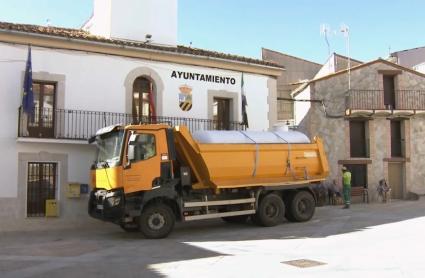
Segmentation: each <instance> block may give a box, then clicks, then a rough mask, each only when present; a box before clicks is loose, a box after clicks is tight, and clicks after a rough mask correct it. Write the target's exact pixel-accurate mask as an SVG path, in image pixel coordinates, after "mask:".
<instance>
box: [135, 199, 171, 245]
mask: <svg viewBox="0 0 425 278" xmlns="http://www.w3.org/2000/svg"><path fill="white" fill-rule="evenodd" d="M175 221H176V217H175V215H174V213H173V211H172V210H171V208H170V207H169V206H167V205H165V204H162V203H158V204H152V205H150V206H148V207H147V208H145V209H144V210H143V211H142V215H140V217H139V226H140V231H141V232H142V233H143V235H144V236H145V237H147V238H164V237H167V236H168V234H169V233H170V232H171V231H172V230H173V227H174V223H175Z"/></svg>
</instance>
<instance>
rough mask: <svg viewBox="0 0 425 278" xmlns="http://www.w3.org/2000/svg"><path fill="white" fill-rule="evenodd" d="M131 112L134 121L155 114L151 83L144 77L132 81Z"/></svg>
mask: <svg viewBox="0 0 425 278" xmlns="http://www.w3.org/2000/svg"><path fill="white" fill-rule="evenodd" d="M132 114H133V122H136V123H137V122H145V121H146V120H149V119H150V117H152V116H156V115H155V103H154V92H153V83H152V82H151V81H150V80H149V79H147V78H145V77H138V78H137V79H136V80H135V81H134V83H133V98H132Z"/></svg>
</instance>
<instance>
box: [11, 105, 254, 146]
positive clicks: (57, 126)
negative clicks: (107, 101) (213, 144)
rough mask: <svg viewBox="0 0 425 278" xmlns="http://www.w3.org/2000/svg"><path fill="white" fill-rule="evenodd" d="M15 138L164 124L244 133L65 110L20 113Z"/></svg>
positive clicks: (212, 123) (196, 123) (209, 124)
mask: <svg viewBox="0 0 425 278" xmlns="http://www.w3.org/2000/svg"><path fill="white" fill-rule="evenodd" d="M18 113H19V123H18V137H30V138H52V139H71V140H86V139H88V138H90V137H91V136H92V135H94V134H95V133H96V131H97V130H99V129H101V128H103V127H105V126H110V125H115V124H123V125H126V124H138V123H165V124H168V125H170V126H177V125H185V126H187V127H188V128H189V130H190V131H192V132H193V131H196V130H223V129H226V130H245V129H246V126H245V125H243V124H242V123H240V122H234V121H233V122H232V121H231V122H219V121H216V120H210V119H195V118H180V117H165V116H156V117H142V118H137V117H134V116H133V115H131V114H125V113H111V112H97V111H82V110H67V109H48V108H45V109H35V112H34V114H33V115H27V114H25V113H23V112H22V110H21V108H20V109H19V112H18Z"/></svg>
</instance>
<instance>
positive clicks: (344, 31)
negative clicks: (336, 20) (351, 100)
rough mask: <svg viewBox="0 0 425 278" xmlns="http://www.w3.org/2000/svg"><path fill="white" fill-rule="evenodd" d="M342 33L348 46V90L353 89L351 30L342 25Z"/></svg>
mask: <svg viewBox="0 0 425 278" xmlns="http://www.w3.org/2000/svg"><path fill="white" fill-rule="evenodd" d="M340 31H341V33H342V34H343V35H344V37H345V39H346V44H347V58H348V65H347V67H348V90H350V89H351V59H350V28H349V27H348V26H347V25H346V24H344V23H342V24H341V29H340Z"/></svg>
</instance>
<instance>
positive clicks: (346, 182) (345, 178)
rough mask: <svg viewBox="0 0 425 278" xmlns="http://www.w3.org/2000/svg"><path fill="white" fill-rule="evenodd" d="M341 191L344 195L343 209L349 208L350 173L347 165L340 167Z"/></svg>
mask: <svg viewBox="0 0 425 278" xmlns="http://www.w3.org/2000/svg"><path fill="white" fill-rule="evenodd" d="M342 192H343V195H344V203H345V206H344V207H343V208H344V209H349V208H350V204H351V173H350V171H348V169H347V167H345V166H343V167H342Z"/></svg>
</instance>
